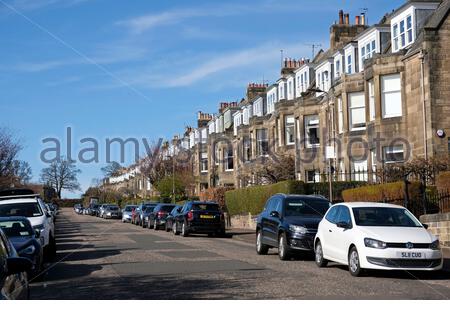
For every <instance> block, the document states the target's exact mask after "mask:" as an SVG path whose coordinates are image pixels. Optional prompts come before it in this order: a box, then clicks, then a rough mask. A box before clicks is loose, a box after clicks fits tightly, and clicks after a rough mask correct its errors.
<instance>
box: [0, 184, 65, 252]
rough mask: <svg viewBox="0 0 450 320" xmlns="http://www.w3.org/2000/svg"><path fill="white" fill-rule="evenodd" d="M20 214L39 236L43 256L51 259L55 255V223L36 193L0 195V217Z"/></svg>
mask: <svg viewBox="0 0 450 320" xmlns="http://www.w3.org/2000/svg"><path fill="white" fill-rule="evenodd" d="M12 216H21V217H26V218H28V220H29V221H30V223H31V226H32V227H33V229H34V230H35V232H36V234H37V235H39V237H40V238H41V242H42V246H43V248H44V255H45V258H46V259H48V260H51V259H52V258H54V257H55V255H56V241H55V225H54V222H53V216H52V214H51V213H50V212H48V211H47V208H46V206H45V203H44V202H43V201H42V199H41V198H40V196H39V195H37V194H31V193H30V194H24V195H10V196H7V195H3V194H2V195H1V196H0V217H12Z"/></svg>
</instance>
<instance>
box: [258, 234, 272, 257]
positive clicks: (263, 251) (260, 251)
mask: <svg viewBox="0 0 450 320" xmlns="http://www.w3.org/2000/svg"><path fill="white" fill-rule="evenodd" d="M256 253H257V254H259V255H266V254H268V253H269V246H267V245H265V244H263V243H262V232H261V230H258V233H257V234H256Z"/></svg>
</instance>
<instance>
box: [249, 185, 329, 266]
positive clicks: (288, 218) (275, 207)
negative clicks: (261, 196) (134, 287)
mask: <svg viewBox="0 0 450 320" xmlns="http://www.w3.org/2000/svg"><path fill="white" fill-rule="evenodd" d="M330 206H331V204H330V202H329V201H328V200H327V199H325V198H323V197H319V196H299V195H285V194H277V195H274V196H272V197H271V198H270V199H269V200H268V201H267V203H266V206H265V208H264V211H263V212H262V213H261V214H260V215H259V217H258V220H257V226H256V252H257V253H258V254H260V255H263V254H267V253H268V251H269V249H270V248H278V255H279V257H280V259H281V260H287V259H289V258H290V256H291V255H292V254H293V253H294V252H305V251H306V252H312V251H313V250H314V237H315V236H316V233H317V228H318V226H319V222H320V221H321V220H322V218H323V216H324V215H325V213H326V212H327V210H328V209H329V208H330Z"/></svg>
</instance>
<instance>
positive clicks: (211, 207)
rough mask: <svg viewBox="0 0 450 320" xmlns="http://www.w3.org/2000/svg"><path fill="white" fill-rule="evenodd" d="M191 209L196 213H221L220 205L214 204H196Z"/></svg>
mask: <svg viewBox="0 0 450 320" xmlns="http://www.w3.org/2000/svg"><path fill="white" fill-rule="evenodd" d="M191 209H192V210H194V211H220V209H219V205H217V204H214V203H194V204H193V205H192V208H191Z"/></svg>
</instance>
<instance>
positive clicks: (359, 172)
mask: <svg viewBox="0 0 450 320" xmlns="http://www.w3.org/2000/svg"><path fill="white" fill-rule="evenodd" d="M351 164H352V180H353V181H369V171H368V166H367V159H363V160H352V161H351Z"/></svg>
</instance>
